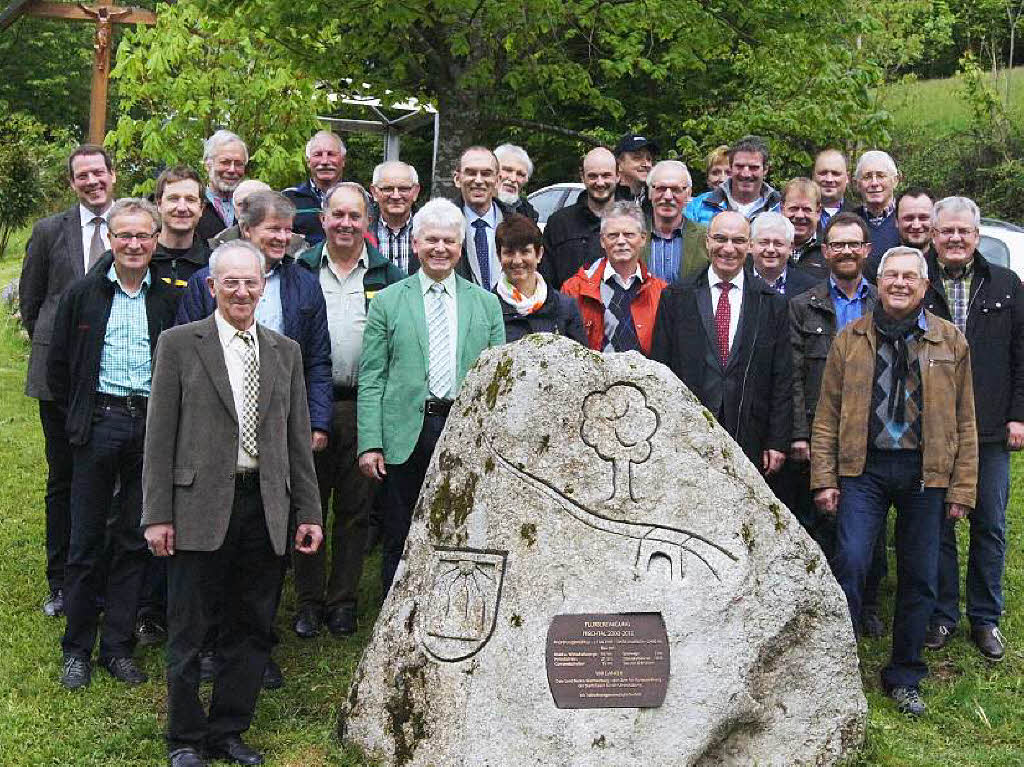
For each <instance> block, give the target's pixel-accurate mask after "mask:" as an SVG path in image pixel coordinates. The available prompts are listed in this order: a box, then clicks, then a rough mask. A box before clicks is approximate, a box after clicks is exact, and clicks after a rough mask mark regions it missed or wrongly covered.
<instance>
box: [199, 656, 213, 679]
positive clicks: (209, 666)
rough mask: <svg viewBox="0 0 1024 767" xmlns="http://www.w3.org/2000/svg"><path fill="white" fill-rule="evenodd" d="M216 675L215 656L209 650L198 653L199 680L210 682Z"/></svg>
mask: <svg viewBox="0 0 1024 767" xmlns="http://www.w3.org/2000/svg"><path fill="white" fill-rule="evenodd" d="M216 676H217V656H216V655H214V654H213V653H212V652H211V651H209V650H202V651H200V653H199V682H200V683H203V682H212V681H213V680H214V678H215V677H216Z"/></svg>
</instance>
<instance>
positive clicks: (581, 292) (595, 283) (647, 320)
mask: <svg viewBox="0 0 1024 767" xmlns="http://www.w3.org/2000/svg"><path fill="white" fill-rule="evenodd" d="M607 263H608V259H606V258H602V259H601V260H599V261H595V262H594V263H593V264H591V265H590V266H588V267H582V268H581V269H580V270H579V271H578V272H576V274H575V275H573V276H572V277H570V278H569V279H568V280H566V281H565V284H564V285H562V292H563V293H565V294H566V295H569V296H572V297H573V298H575V299H576V303H577V304H579V307H580V316H581V317H582V318H583V327H584V328H585V329H586V331H587V345H588V346H589V347H590V348H591V349H593V350H594V351H598V352H599V351H601V350H602V349H604V312H605V306H604V302H603V301H602V300H601V278H602V277H603V276H604V268H605V265H606V264H607ZM640 276H641V277H642V278H643V283H642V284H641V285H640V289H639V290H638V291H637V293H636V296H635V297H634V298H633V303H632V304H631V305H630V314H632V315H633V326H634V327H635V328H636V336H637V338H638V339H639V341H640V349H641V350H642V351H643V353H644V354H645V355H647V354H650V353H651V339H652V337H653V335H654V318H655V316H656V315H657V314H658V301H659V300H660V299H661V291H662V290H664V289H665V287H666V283H665V281H664V280H662V279H660V278H658V277H654V276H653V275H650V274H648V272H647V265H646V264H644V263H643V262H642V261H641V262H640Z"/></svg>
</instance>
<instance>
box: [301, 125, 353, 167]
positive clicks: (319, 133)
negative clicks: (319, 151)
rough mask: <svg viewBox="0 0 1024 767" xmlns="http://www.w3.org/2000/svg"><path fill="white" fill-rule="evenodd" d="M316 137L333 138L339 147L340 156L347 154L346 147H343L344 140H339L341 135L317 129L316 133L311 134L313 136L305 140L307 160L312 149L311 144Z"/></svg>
mask: <svg viewBox="0 0 1024 767" xmlns="http://www.w3.org/2000/svg"><path fill="white" fill-rule="evenodd" d="M318 138H326V139H334V141H336V142H338V146H339V147H340V148H341V154H342V156H344V155H346V154H348V149H346V148H345V142H344V141H342V140H341V136H339V135H338V134H337V133H335V132H334V131H329V130H318V131H317V132H316V133H314V134H313V138H311V139H310V140H309V141H307V142H306V159H307V160H308V159H309V154H310V152H312V151H313V144H314V143H315V142H316V140H317V139H318Z"/></svg>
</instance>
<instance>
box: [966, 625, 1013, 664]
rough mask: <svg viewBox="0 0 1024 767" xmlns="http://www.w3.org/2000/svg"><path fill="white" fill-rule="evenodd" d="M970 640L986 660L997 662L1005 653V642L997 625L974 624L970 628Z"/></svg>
mask: <svg viewBox="0 0 1024 767" xmlns="http://www.w3.org/2000/svg"><path fill="white" fill-rule="evenodd" d="M971 640H972V641H973V642H974V644H976V645H977V646H978V651H979V652H980V653H981V654H982V655H984V656H985V658H986V660H990V661H995V662H997V663H998V662H999V661H1001V660H1002V659H1003V656H1004V655H1005V654H1006V643H1005V642H1004V640H1003V633H1002V632H1001V631H1000V630H999V627H998V626H976V627H974V628H972V629H971Z"/></svg>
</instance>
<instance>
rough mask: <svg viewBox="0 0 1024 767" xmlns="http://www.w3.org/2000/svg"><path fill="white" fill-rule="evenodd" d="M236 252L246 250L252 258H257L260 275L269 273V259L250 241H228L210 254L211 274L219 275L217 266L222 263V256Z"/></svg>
mask: <svg viewBox="0 0 1024 767" xmlns="http://www.w3.org/2000/svg"><path fill="white" fill-rule="evenodd" d="M236 250H244V251H245V252H246V253H248V254H249V255H250V256H255V257H256V260H257V261H258V262H259V265H260V274H266V273H267V257H266V256H264V255H263V253H262V251H260V249H259V248H257V247H256V246H255V245H253V244H252V243H251V242H249V241H248V240H228V241H227V242H225V243H223V244H221V245H218V246H217V247H216V249H214V251H213V253H211V254H210V260H209V262H208V264H209V266H210V274H211V275H215V274H216V273H217V265H218V264H219V263H220V259H221V256H223V255H224V254H225V253H231V252H233V251H236Z"/></svg>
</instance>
